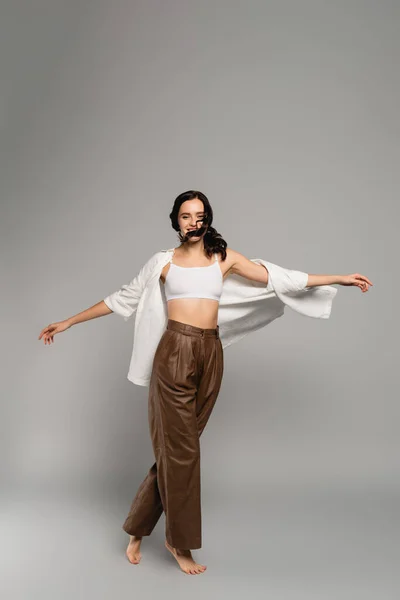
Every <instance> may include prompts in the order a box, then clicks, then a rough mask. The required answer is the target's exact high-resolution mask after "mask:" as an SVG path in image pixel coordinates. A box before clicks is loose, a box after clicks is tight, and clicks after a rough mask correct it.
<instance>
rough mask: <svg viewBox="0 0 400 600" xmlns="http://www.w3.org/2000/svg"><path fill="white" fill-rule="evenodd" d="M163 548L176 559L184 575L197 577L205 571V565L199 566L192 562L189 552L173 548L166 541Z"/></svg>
mask: <svg viewBox="0 0 400 600" xmlns="http://www.w3.org/2000/svg"><path fill="white" fill-rule="evenodd" d="M165 547H166V548H167V549H168V550H169V551H170V552H171V554H172V556H174V557H175V558H176V560H177V561H178V564H179V566H180V568H181V569H182V571H183V572H184V573H187V574H188V575H197V574H198V573H203V572H204V571H205V570H206V569H207V567H206V566H205V565H200V564H198V563H196V562H195V561H194V560H193V557H192V553H191V551H190V550H179V549H178V548H173V547H172V546H171V545H170V544H168V542H167V540H165Z"/></svg>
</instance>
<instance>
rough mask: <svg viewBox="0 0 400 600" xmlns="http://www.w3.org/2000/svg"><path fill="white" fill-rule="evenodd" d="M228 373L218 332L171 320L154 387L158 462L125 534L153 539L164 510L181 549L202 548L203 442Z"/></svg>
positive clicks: (151, 403) (168, 527)
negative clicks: (203, 435) (226, 372)
mask: <svg viewBox="0 0 400 600" xmlns="http://www.w3.org/2000/svg"><path fill="white" fill-rule="evenodd" d="M223 368H224V359H223V350H222V344H221V340H220V338H219V335H218V328H217V329H201V328H199V327H194V326H191V325H187V324H184V323H180V322H178V321H173V320H169V321H168V328H167V330H166V331H165V332H164V334H163V336H162V338H161V340H160V343H159V345H158V348H157V351H156V354H155V357H154V363H153V372H152V377H151V381H150V388H149V426H150V434H151V438H152V443H153V450H154V454H155V457H156V462H155V463H154V464H153V465H152V467H151V468H150V470H149V472H148V474H147V476H146V478H145V479H144V481H143V482H142V484H141V485H140V487H139V489H138V491H137V494H136V496H135V498H134V500H133V502H132V505H131V508H130V511H129V514H128V517H127V518H126V520H125V522H124V525H123V529H124V530H125V531H126V532H127V533H130V534H131V535H136V536H144V535H150V533H151V531H152V530H153V529H154V527H155V525H156V523H157V521H158V519H159V517H160V516H161V514H162V512H163V510H164V511H165V515H166V538H167V541H168V542H169V543H170V544H171V545H172V546H173V547H175V548H181V549H195V548H200V547H201V488H200V443H199V437H200V435H201V434H202V432H203V430H204V428H205V426H206V424H207V422H208V419H209V417H210V415H211V412H212V410H213V407H214V404H215V401H216V399H217V397H218V393H219V390H220V386H221V382H222V376H223Z"/></svg>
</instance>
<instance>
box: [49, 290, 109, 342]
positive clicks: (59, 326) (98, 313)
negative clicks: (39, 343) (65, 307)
mask: <svg viewBox="0 0 400 600" xmlns="http://www.w3.org/2000/svg"><path fill="white" fill-rule="evenodd" d="M112 312H113V311H112V310H111V309H110V308H108V306H107V304H106V303H105V302H104V300H101V301H100V302H98V303H97V304H94V305H93V306H91V307H90V308H87V309H86V310H83V311H82V312H80V313H78V314H76V315H74V316H73V317H69V318H68V319H65V320H64V321H58V322H57V323H50V325H48V326H47V327H45V328H44V329H42V331H41V332H40V335H39V338H38V339H39V340H41V339H42V338H43V341H44V343H45V344H49V345H50V344H51V343H54V336H55V334H56V333H61V332H62V331H65V330H66V329H69V328H70V327H71V326H72V325H76V324H77V323H83V322H84V321H90V319H96V318H97V317H104V316H105V315H109V314H111V313H112Z"/></svg>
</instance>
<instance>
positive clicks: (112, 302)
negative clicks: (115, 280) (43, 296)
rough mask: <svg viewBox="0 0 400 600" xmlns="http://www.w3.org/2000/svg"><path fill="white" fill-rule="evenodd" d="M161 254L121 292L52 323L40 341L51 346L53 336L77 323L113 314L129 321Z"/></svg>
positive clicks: (148, 263) (122, 288)
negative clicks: (63, 319)
mask: <svg viewBox="0 0 400 600" xmlns="http://www.w3.org/2000/svg"><path fill="white" fill-rule="evenodd" d="M160 254H161V253H160V252H156V253H155V254H154V255H153V256H152V257H151V258H150V259H149V260H148V261H147V262H146V264H145V265H144V266H143V267H142V268H141V269H140V271H139V273H138V274H137V275H136V276H135V277H134V278H133V279H132V281H130V282H129V283H127V284H124V285H122V286H121V287H120V289H119V290H117V291H116V292H114V293H112V294H110V295H109V296H107V297H106V298H104V300H101V301H100V302H98V303H97V304H94V305H93V306H91V307H90V308H87V309H86V310H83V311H82V312H80V313H78V314H76V315H74V316H73V317H69V318H68V319H65V321H59V322H58V323H50V325H48V326H47V327H45V328H44V329H42V331H41V332H40V335H39V340H40V339H42V338H43V341H44V343H45V344H50V343H52V342H54V339H53V336H54V335H55V334H56V333H61V332H62V331H65V330H66V329H69V328H70V327H71V326H72V325H76V324H77V323H83V322H84V321H89V320H90V319H96V318H97V317H103V316H105V315H109V314H111V313H116V314H118V315H120V316H121V317H123V318H124V320H125V321H127V320H128V319H129V318H130V317H131V316H132V315H133V313H134V312H135V311H136V309H137V306H138V304H139V300H140V297H141V295H142V292H143V289H144V287H145V285H146V282H147V280H148V277H149V275H150V274H151V273H152V270H153V266H154V265H155V264H156V263H157V261H158V259H159V256H160Z"/></svg>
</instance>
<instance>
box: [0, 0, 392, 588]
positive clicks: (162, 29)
mask: <svg viewBox="0 0 400 600" xmlns="http://www.w3.org/2000/svg"><path fill="white" fill-rule="evenodd" d="M399 12H400V11H399V4H398V3H397V2H391V1H389V0H383V1H381V2H379V3H378V2H371V1H364V2H363V1H361V0H360V1H356V0H351V1H350V2H344V1H342V0H340V1H337V2H334V3H328V2H324V1H319V2H318V1H311V0H303V1H302V2H296V1H289V0H283V1H282V0H280V1H278V0H276V1H256V0H250V1H249V0H247V1H244V0H243V1H240V2H239V1H235V0H232V1H228V0H217V1H215V0H214V1H209V0H203V1H201V2H200V1H198V2H193V1H184V0H169V1H166V2H162V1H161V0H160V1H154V0H146V1H135V2H127V1H125V2H124V1H119V0H114V2H112V3H111V2H105V1H104V0H99V1H97V2H94V1H90V0H87V1H83V2H82V1H81V2H66V1H61V0H52V1H51V2H50V1H46V0H43V1H39V0H36V1H33V2H23V1H17V2H3V3H2V5H1V15H2V18H1V20H0V22H1V25H0V28H1V29H0V33H1V37H0V39H1V41H0V67H1V81H0V88H1V89H0V127H1V130H0V134H1V157H2V164H1V170H2V172H1V212H2V217H1V267H2V278H1V279H2V316H1V318H2V332H3V343H2V367H3V376H2V382H1V383H2V415H1V417H2V418H1V421H2V425H3V435H2V436H1V437H2V442H1V443H2V446H3V452H2V471H3V478H2V480H3V486H2V487H3V501H4V507H6V506H7V507H9V508H10V511H11V506H16V502H17V498H18V502H19V503H20V504H18V506H19V507H20V515H21V514H23V515H24V518H23V524H24V527H25V529H24V532H25V534H26V532H27V531H28V532H31V533H32V535H33V534H34V529H32V530H31V529H29V528H30V527H34V525H33V524H34V523H38V522H39V521H38V518H39V514H44V512H46V511H44V512H43V513H42V512H41V511H40V508H38V509H37V512H36V513H33V516H32V518H30V517H29V516H28V515H30V514H31V513H30V512H29V511H30V510H33V509H32V507H33V506H38V507H43V506H44V504H43V503H46V506H48V511H47V513H46V514H48V515H49V514H51V511H54V513H55V515H59V514H60V513H59V511H60V502H62V503H63V506H64V507H65V514H66V515H67V514H70V506H72V504H73V502H76V504H77V505H78V506H79V505H82V503H83V501H84V500H83V499H84V498H87V499H88V505H89V506H93V502H94V500H93V498H96V499H97V503H98V507H97V509H96V510H98V511H99V513H98V514H99V515H102V513H101V511H102V510H103V511H104V513H105V515H107V514H108V515H113V518H114V523H113V532H114V535H115V536H117V535H118V536H120V537H119V538H118V539H119V540H120V541H119V542H118V543H121V539H122V543H124V542H125V541H126V540H125V538H126V536H125V537H123V536H124V534H123V532H122V530H121V529H120V526H121V524H122V521H123V520H124V518H125V515H126V513H127V510H128V508H129V505H130V502H131V499H132V498H133V495H134V493H135V492H136V489H137V487H138V485H139V483H140V482H141V480H142V479H143V477H144V476H145V474H146V471H147V469H148V468H149V466H150V465H151V463H152V462H153V454H152V449H151V445H150V439H149V435H148V428H147V404H146V402H147V391H148V390H147V388H141V387H137V386H134V385H133V384H132V383H130V382H129V381H128V380H127V379H126V374H127V370H128V364H129V358H130V352H131V341H132V330H131V322H129V321H128V322H127V323H125V322H124V321H123V320H122V319H121V318H119V317H118V316H116V315H111V316H108V317H107V318H104V319H97V320H94V321H90V322H87V323H84V324H81V325H77V326H75V327H73V328H72V329H70V330H68V331H67V332H65V333H64V334H62V335H58V336H56V337H55V343H54V345H52V346H44V345H43V342H39V341H38V339H37V338H38V335H39V333H40V331H41V329H42V328H43V327H45V326H46V325H47V324H48V323H50V322H53V321H58V320H62V319H64V318H67V317H69V316H71V315H73V314H75V313H77V312H80V311H81V310H84V309H85V308H87V307H89V306H91V305H93V304H94V303H96V302H98V301H99V300H101V299H102V298H103V297H105V296H106V295H108V294H109V293H111V292H113V291H115V290H116V289H118V288H119V287H120V285H121V284H122V283H125V282H127V281H129V280H130V279H131V278H132V277H133V276H134V275H135V274H136V272H137V271H138V269H139V268H140V267H141V265H142V264H143V263H144V261H145V260H147V258H149V256H151V254H153V253H154V252H156V251H157V250H159V249H162V248H169V247H171V246H174V245H175V246H176V245H178V240H177V237H176V233H175V232H174V231H173V230H172V229H171V227H170V224H169V218H168V214H169V211H170V210H171V207H172V203H173V200H174V198H175V197H176V196H177V195H178V194H179V193H180V192H182V191H184V190H186V189H189V188H197V189H200V190H202V191H203V192H204V193H205V194H207V195H208V197H209V199H210V202H211V204H212V206H213V209H214V225H215V227H216V228H217V229H218V231H220V233H221V234H222V235H223V237H224V238H225V239H226V240H227V242H228V245H229V246H230V247H232V248H234V249H235V250H237V251H239V252H241V253H243V254H244V255H246V256H247V257H249V258H251V257H262V258H265V259H267V260H270V261H272V262H275V263H277V264H280V265H282V266H285V267H287V268H295V269H300V270H303V271H307V272H309V273H332V274H338V273H340V274H343V273H353V272H356V271H358V272H360V273H362V274H364V275H367V276H368V277H369V278H370V279H371V280H372V281H373V283H374V287H373V288H371V289H370V291H369V292H368V293H367V294H362V293H361V291H360V290H359V289H358V288H345V287H340V288H339V293H338V294H337V296H336V299H335V300H334V304H333V309H332V315H331V318H330V319H329V320H317V319H310V318H307V317H302V316H300V315H298V314H296V313H293V312H291V311H290V309H287V310H286V313H285V316H284V317H283V318H282V319H278V320H277V321H275V322H274V323H273V324H271V325H270V326H269V327H267V328H265V329H263V330H261V331H258V332H256V333H254V334H251V335H250V336H248V337H246V338H245V339H243V340H242V341H241V342H239V343H238V344H237V345H234V346H232V347H229V348H227V349H226V351H225V374H224V380H223V385H222V389H221V393H220V397H219V399H218V402H217V405H216V407H215V411H214V414H213V417H212V419H211V420H210V423H209V425H208V426H207V430H206V431H205V433H204V436H203V438H202V465H203V466H202V473H203V475H202V477H203V480H202V481H203V495H204V506H205V507H208V508H207V510H208V511H209V513H205V516H204V521H205V525H204V527H205V528H207V536H208V537H207V539H206V540H205V545H206V547H207V548H209V547H210V545H212V543H211V538H212V535H214V533H215V532H216V531H217V532H218V533H216V534H215V540H214V544H215V546H216V548H220V546H221V540H225V542H226V540H227V535H228V532H230V533H229V535H233V532H232V528H234V529H235V531H242V532H243V533H246V532H247V533H248V532H249V531H253V534H254V537H252V540H251V546H250V547H252V545H253V544H254V543H255V540H257V539H258V542H259V544H260V545H261V547H263V545H264V543H265V540H266V538H267V539H268V532H269V531H270V528H269V527H268V531H267V526H266V525H265V523H266V522H267V521H263V517H265V519H268V516H267V514H266V511H267V510H268V506H270V504H269V502H270V498H272V494H275V493H277V494H278V496H279V490H282V489H283V490H284V492H283V495H282V498H289V497H292V495H293V494H294V493H295V491H296V493H303V492H305V491H306V490H315V491H316V493H321V494H322V493H323V492H324V493H326V494H327V496H326V497H327V498H332V495H331V494H334V493H336V494H339V495H340V494H350V495H351V494H357V493H359V494H360V496H357V498H358V499H357V501H356V504H355V505H354V506H357V505H358V506H363V504H362V501H363V500H364V501H365V499H366V498H367V497H368V498H371V497H372V496H371V494H372V495H374V494H375V495H376V496H375V495H374V496H373V497H374V498H375V497H376V498H377V501H376V504H374V506H375V508H376V510H377V511H378V512H381V513H384V514H386V515H387V514H392V513H391V511H392V509H393V506H394V504H393V503H392V502H391V501H385V505H384V504H383V500H382V501H380V500H379V499H380V498H381V494H384V493H386V492H387V493H389V492H390V494H394V493H396V489H397V490H398V487H399V475H400V473H399V460H398V456H399V450H400V445H399V431H398V423H399V403H398V383H397V372H396V367H397V364H398V331H399V327H398V326H399V318H398V312H397V302H398V298H399V281H398V260H397V258H398V247H397V246H398V244H397V232H398V226H399V225H398V223H399V219H398V216H399V214H398V203H397V198H396V197H395V191H397V190H398V184H399V175H398V172H399V169H398V164H399V162H398V159H399V120H398V106H399V100H400V98H399V78H398V60H399V36H398V31H399ZM395 359H397V360H395ZM365 490H368V491H367V492H365V495H364V491H365ZM388 497H390V498H393V496H388ZM106 499H108V500H107V501H108V502H110V507H109V510H108V508H107V511H106V510H105V508H104V506H105V505H104V504H102V502H104V503H105V502H106ZM35 502H37V503H38V504H35ZM226 502H230V503H231V504H232V503H233V505H234V507H235V509H234V510H233V509H232V513H231V516H230V518H229V519H227V520H225V521H224V520H223V519H222V515H226V512H225V503H226ZM278 504H279V502H278ZM317 506H319V505H318V504H317ZM334 506H335V507H337V504H335V505H334ZM364 508H365V505H364ZM205 510H206V509H205ZM243 510H245V512H246V519H244V521H245V523H244V522H243V521H242V518H243ZM113 511H114V512H113ZM213 511H214V512H215V515H214V516H213ZM3 514H5V515H8V514H9V513H8V511H5V512H3ZM10 514H11V512H10ZM208 514H209V517H208V516H207V515H208ZM249 514H250V515H252V516H253V518H254V521H252V523H251V524H249V523H248V519H249ZM314 514H316V513H315V511H314ZM339 514H340V511H339ZM356 514H358V513H357V510H356V511H355V513H354V515H356ZM367 514H368V510H367V509H366V512H365V515H367ZM92 517H93V514H92ZM220 517H221V518H220ZM104 518H107V517H104ZM213 518H214V519H215V527H214V526H213V528H212V530H211V528H210V525H208V524H207V523H211V522H212V521H211V520H212V519H213ZM354 518H356V517H355V516H354ZM85 519H86V517H85V518H83V521H84V522H86V523H87V522H88V521H87V520H86V521H85ZM66 522H67V521H64V522H63V523H62V524H60V523H59V521H58V520H57V519H55V522H54V528H53V525H52V526H51V527H50V526H49V531H52V532H54V531H57V532H58V534H59V532H60V530H63V531H65V529H66V527H65V523H66ZM302 522H303V523H304V522H305V521H304V519H303V520H302ZM349 522H350V523H351V522H354V521H351V519H350V521H349ZM6 523H7V525H5V526H7V527H9V532H10V538H14V535H15V531H16V528H17V530H18V527H19V526H21V517H18V518H17V517H16V516H15V520H13V519H11V520H10V519H8V520H6V521H5V524H6ZM10 523H13V525H12V526H11V525H10ZM245 525H246V526H245ZM281 525H283V520H282V523H281ZM364 526H365V523H364V525H360V528H361V529H362V527H364ZM43 527H44V529H45V528H46V522H44V523H43ZM96 527H98V523H97V525H95V526H94V528H96ZM264 527H265V529H263V528H264ZM26 528H27V529H26ZM209 528H210V531H209ZM249 528H250V529H249ZM384 529H385V527H384V526H382V528H380V529H379V533H377V534H376V537H375V538H374V539H375V541H379V542H380V543H383V537H382V539H381V537H379V536H380V534H382V536H383V531H384ZM389 529H390V527H389ZM41 531H42V532H43V528H42V529H41ZM11 532H13V534H12V535H11ZM116 532H118V534H117V533H116ZM280 533H281V534H282V532H280ZM280 533H279V531H278V530H277V536H278V539H279V535H280ZM253 534H252V535H253ZM157 535H159V536H160V539H162V535H163V533H162V526H161V527H160V528H159V533H158V534H157ZM385 539H386V538H385ZM75 540H76V538H75V539H74V540H73V541H72V542H71V543H72V544H73V542H74V541H75ZM247 541H248V543H250V540H247ZM359 541H360V540H359ZM360 544H361V546H362V543H361V541H360ZM288 547H292V542H289V541H288ZM15 548H16V552H17V547H15ZM91 551H92V550H90V549H89V550H88V552H89V553H90V552H91ZM214 552H215V550H214ZM300 552H301V551H300ZM204 553H206V550H204ZM207 556H208V555H205V556H204V555H203V557H204V561H203V562H207ZM261 559H262V555H260V556H259V560H260V561H261ZM369 559H371V561H372V562H371V564H372V563H373V559H372V558H371V557H369ZM369 559H368V560H369ZM365 560H366V563H365V565H368V564H369V563H368V561H367V558H366V559H365ZM249 561H250V558H249ZM389 563H390V561H389ZM389 563H388V562H386V563H385V564H386V567H385V568H388V564H389ZM127 564H128V563H127ZM249 568H250V567H249ZM304 568H306V567H304ZM382 568H383V567H382ZM15 569H17V563H16V564H15ZM16 572H17V571H15V570H13V569H11V571H10V573H11V574H10V578H9V580H7V582H8V583H9V584H10V586H11V587H10V589H12V590H13V591H14V593H17V591H18V589H19V588H18V585H17V581H19V579H18V578H17V577H15V574H16ZM328 573H329V571H328ZM352 573H353V574H354V571H352ZM215 574H217V573H215ZM381 574H382V581H385V582H386V583H385V585H386V586H389V585H390V576H389V577H387V572H386V571H385V570H383V571H381ZM173 575H174V576H176V575H177V573H176V572H175V571H173ZM207 575H209V574H207ZM210 576H211V575H210ZM227 577H229V569H228V570H227ZM349 577H350V575H349ZM255 581H256V580H253V585H256V583H255ZM343 581H345V579H342V582H343ZM373 581H375V583H376V585H377V586H378V582H379V581H380V579H379V578H378V580H377V579H376V578H375V579H374V580H373ZM358 584H359V587H358V588H354V589H357V590H359V591H361V590H363V593H364V595H363V598H365V597H366V595H365V593H366V592H368V591H370V592H371V594H372V591H371V590H372V587H371V585H372V583H371V581H369V582H368V584H365V589H364V588H363V587H362V584H361V582H358ZM21 585H22V584H21ZM321 585H322V584H321ZM338 585H339V584H338ZM15 586H17V587H15ZM33 589H34V590H36V592H37V594H38V596H37V597H41V598H42V597H43V594H42V592H43V589H42V588H41V584H40V580H38V582H37V587H36V588H33ZM107 589H108V588H107V586H105V587H104V586H103V587H102V588H101V590H102V592H101V593H104V594H105V596H104V597H109V596H108V595H107V593H108V592H107V593H106V590H107ZM110 589H113V588H112V586H111V587H110ZM213 589H214V591H215V590H216V589H217V584H216V587H214V588H213ZM243 589H247V588H246V587H244V588H243ZM257 589H258V588H257ZM260 589H261V588H260ZM283 589H284V588H283V587H281V588H280V587H279V586H278V587H276V588H275V593H276V595H275V596H274V597H275V598H278V597H279V593H280V592H281V593H282V594H283ZM294 589H297V594H296V593H295V591H294V592H293V593H294V596H293V597H296V598H299V595H298V594H299V593H300V592H299V590H303V591H304V593H305V596H307V598H308V599H309V598H310V597H313V595H312V593H311V592H310V589H311V588H310V589H309V590H308V593H307V594H306V591H305V588H301V587H300V588H299V587H297V585H295V588H294ZM330 589H332V593H333V587H331V588H330ZM341 589H342V591H343V590H345V589H346V590H347V588H345V587H343V588H341ZM349 589H350V588H349ZM392 589H394V588H390V591H392ZM21 590H22V588H21ZM236 590H239V588H236ZM254 590H255V588H253V591H254ZM321 590H324V592H326V590H327V587H326V586H322V587H321ZM377 590H378V588H377ZM388 590H389V587H387V591H388ZM264 591H265V590H264ZM378 591H379V590H378ZM286 592H288V590H286ZM101 593H100V595H99V596H98V597H102V596H101ZM171 593H172V590H171ZM260 593H261V592H260ZM21 594H22V591H21ZM40 594H42V595H40ZM58 595H59V593H58ZM334 596H335V597H336V598H337V597H338V596H337V595H336V594H334ZM21 597H24V596H23V594H22V595H21ZM32 597H33V596H32ZM35 597H36V596H35ZM59 597H60V596H59ZM285 597H288V596H287V595H286V596H285ZM289 597H290V594H289ZM316 597H319V598H320V597H321V595H319V594H318V593H317V591H316ZM324 597H325V598H326V597H327V596H326V594H325V596H324ZM352 597H353V598H354V595H353V596H352ZM375 597H376V596H375ZM388 597H389V595H386V596H385V598H388ZM390 597H391V596H390Z"/></svg>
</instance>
